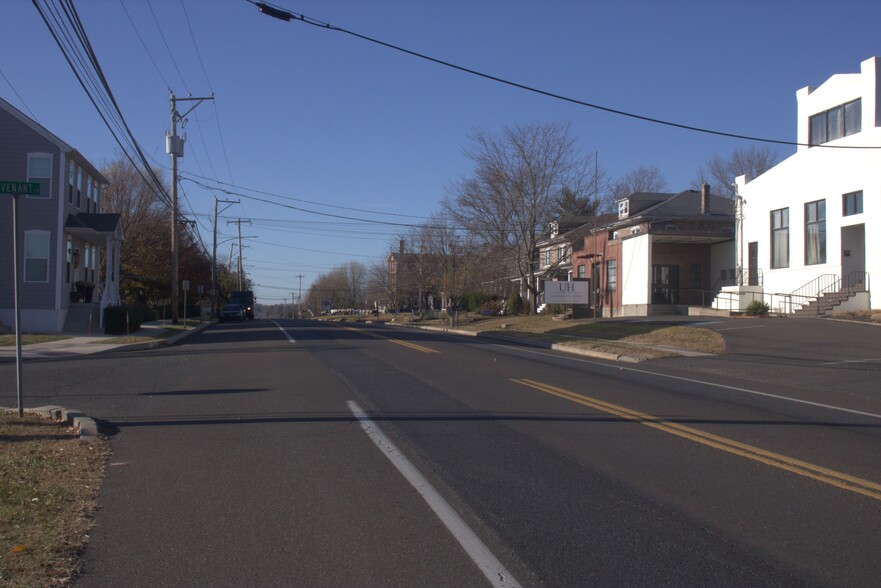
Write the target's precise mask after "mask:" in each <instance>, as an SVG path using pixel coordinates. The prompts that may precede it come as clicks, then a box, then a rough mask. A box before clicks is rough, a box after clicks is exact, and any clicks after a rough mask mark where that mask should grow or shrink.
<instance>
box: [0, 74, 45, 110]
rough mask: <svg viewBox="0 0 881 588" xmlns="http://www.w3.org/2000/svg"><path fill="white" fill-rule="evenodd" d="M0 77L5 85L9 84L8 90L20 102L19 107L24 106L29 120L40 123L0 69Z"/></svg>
mask: <svg viewBox="0 0 881 588" xmlns="http://www.w3.org/2000/svg"><path fill="white" fill-rule="evenodd" d="M0 76H3V79H4V80H6V83H7V84H9V88H10V89H11V90H12V93H13V94H15V95H16V96H18V100H19V101H20V102H21V105H22V106H24V109H25V110H27V111H28V114H30V115H31V118H32V119H34V120H35V121H37V122H40V119H38V118H37V115H36V114H34V112H33V111H32V110H31V109H30V107H29V106H28V103H27V102H25V101H24V98H22V97H21V94H19V93H18V90H16V89H15V86H13V85H12V82H10V81H9V78H7V77H6V74H5V73H3V70H2V69H0Z"/></svg>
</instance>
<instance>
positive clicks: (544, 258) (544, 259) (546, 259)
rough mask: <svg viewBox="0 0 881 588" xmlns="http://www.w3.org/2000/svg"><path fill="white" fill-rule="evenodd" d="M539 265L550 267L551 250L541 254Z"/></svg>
mask: <svg viewBox="0 0 881 588" xmlns="http://www.w3.org/2000/svg"><path fill="white" fill-rule="evenodd" d="M541 264H542V265H544V266H549V265H551V250H550V249H545V250H544V251H542V254H541Z"/></svg>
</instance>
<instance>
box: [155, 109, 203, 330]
mask: <svg viewBox="0 0 881 588" xmlns="http://www.w3.org/2000/svg"><path fill="white" fill-rule="evenodd" d="M205 100H214V95H211V96H206V97H203V98H194V97H187V98H177V97H176V96H175V95H174V93H173V92H172V93H171V134H170V135H169V134H166V135H165V152H166V153H168V154H169V155H171V322H172V323H173V324H175V325H176V324H178V322H179V321H180V313H179V311H178V308H177V299H178V292H179V289H178V259H179V257H180V255H179V245H178V237H179V233H178V231H179V230H180V229H179V228H178V223H179V220H180V219H179V216H180V211H179V208H178V202H177V158H178V157H183V156H184V141H185V140H186V139H185V138H184V137H179V136H178V134H177V123H178V122H181V127H184V126H186V124H187V119H186V118H184V117H186V115H188V114H189V113H191V112H192V111H193V109H194V108H196V107H197V106H199V104H201V103H202V102H203V101H205ZM178 102H195V104H193V106H192V107H191V108H190V109H189V110H187V111H186V112H185V113H183V114H180V113H178V111H177V103H178Z"/></svg>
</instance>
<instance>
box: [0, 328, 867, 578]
mask: <svg viewBox="0 0 881 588" xmlns="http://www.w3.org/2000/svg"><path fill="white" fill-rule="evenodd" d="M709 323H710V324H707V325H705V326H707V327H708V328H714V329H718V330H720V331H722V332H723V334H725V336H726V339H727V340H728V342H729V351H730V352H729V353H728V354H726V355H723V356H720V357H715V358H679V359H672V360H663V361H657V362H648V363H643V364H639V365H632V364H616V363H612V362H605V361H599V360H591V359H588V358H579V357H573V356H567V355H564V354H559V353H553V352H549V351H544V350H540V349H535V348H530V347H521V346H517V345H510V344H496V343H492V342H487V341H483V340H473V339H467V338H458V337H449V336H444V335H437V334H432V333H426V332H421V331H410V330H405V329H394V328H390V327H385V328H384V327H379V326H368V325H358V326H354V325H351V326H348V327H347V326H345V325H343V326H340V325H333V324H321V323H315V322H292V321H284V322H271V321H261V320H258V321H256V322H253V323H250V322H249V323H245V324H243V325H240V324H227V325H217V326H214V327H211V328H209V329H207V330H205V331H203V332H201V333H199V334H196V335H193V336H192V337H190V338H188V339H186V340H185V342H184V343H183V344H180V345H177V346H174V347H170V348H166V349H160V350H154V351H145V352H128V353H116V354H106V355H102V356H97V357H92V358H86V359H83V358H78V359H73V360H70V361H53V362H28V363H27V364H26V365H25V370H26V372H27V375H26V381H27V382H29V389H28V391H27V397H26V400H27V403H28V404H29V405H39V404H50V403H53V404H61V405H66V406H69V407H74V408H78V409H80V410H83V411H84V412H86V413H87V414H89V415H90V416H94V417H95V418H97V419H99V421H100V424H101V425H102V426H103V427H104V429H105V430H106V431H108V432H110V433H111V434H112V435H113V439H112V449H113V454H112V457H111V461H110V464H109V466H108V472H107V478H106V480H105V485H104V488H103V490H102V493H101V497H100V504H101V510H100V512H99V513H98V516H97V527H96V529H95V532H94V533H93V536H92V541H91V543H90V545H89V547H88V549H87V550H86V553H85V562H84V572H85V573H84V575H83V577H82V578H81V579H80V581H79V582H78V583H77V586H123V585H124V586H156V585H167V586H218V585H224V586H246V585H247V586H291V585H308V586H376V585H381V586H424V585H432V586H480V585H487V584H490V583H491V582H492V583H495V584H496V585H516V584H517V583H519V584H521V585H524V586H527V585H549V586H576V585H577V586H585V585H642V586H649V585H650V586H662V585H675V586H683V585H692V586H693V585H708V584H713V585H718V586H745V585H762V586H777V585H799V586H800V585H838V586H876V585H877V583H878V578H879V577H881V558H879V557H878V553H879V552H881V394H879V393H878V392H876V391H875V388H877V384H876V385H875V386H873V384H874V383H875V382H877V381H878V375H879V372H881V360H879V358H878V357H874V358H873V357H872V356H873V355H875V356H881V329H878V328H873V327H869V326H862V325H841V324H838V323H830V322H826V321H781V320H777V321H776V322H773V321H709ZM723 329H726V330H724V331H723ZM818 340H820V341H825V343H822V342H820V343H814V341H818ZM13 369H14V366H9V365H0V382H3V383H2V387H0V404H3V403H8V402H9V397H14V377H12V376H14V372H13V371H12V370H13ZM359 410H360V411H361V412H358V411H359ZM359 416H360V417H362V418H369V419H370V421H369V422H367V421H364V420H362V421H359V419H358V418H357V417H359ZM377 435H379V436H377ZM402 463H403V464H404V465H401V464H402ZM399 468H400V469H399ZM408 468H410V469H408ZM414 472H415V474H414ZM407 476H410V479H409V480H408V478H407ZM413 476H416V478H415V481H413V480H414V478H413ZM450 517H452V519H451V518H450ZM451 528H452V531H451V530H450V529H451Z"/></svg>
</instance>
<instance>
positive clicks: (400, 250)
mask: <svg viewBox="0 0 881 588" xmlns="http://www.w3.org/2000/svg"><path fill="white" fill-rule="evenodd" d="M398 253H404V240H403V239H401V240H400V241H398Z"/></svg>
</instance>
